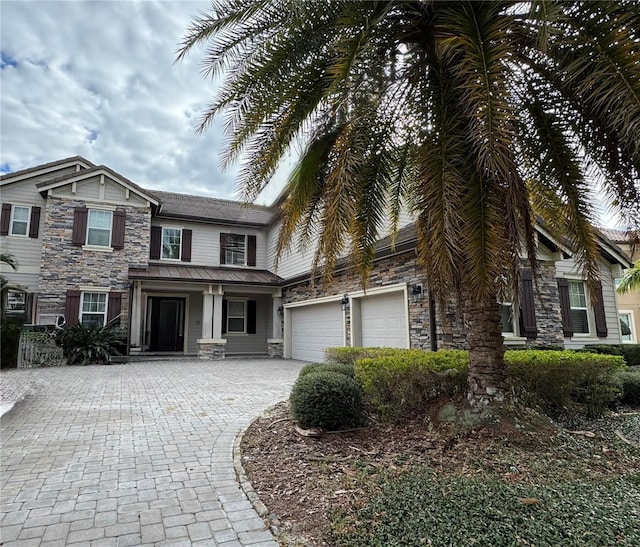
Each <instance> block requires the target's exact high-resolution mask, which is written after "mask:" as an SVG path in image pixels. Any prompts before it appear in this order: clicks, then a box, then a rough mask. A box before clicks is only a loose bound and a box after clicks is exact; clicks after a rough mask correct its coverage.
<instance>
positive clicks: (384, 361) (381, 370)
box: [355, 350, 469, 419]
mask: <svg viewBox="0 0 640 547" xmlns="http://www.w3.org/2000/svg"><path fill="white" fill-rule="evenodd" d="M468 360H469V354H468V352H466V351H462V350H442V351H437V352H425V351H421V350H393V355H392V356H382V357H375V358H366V359H360V360H359V361H356V364H355V371H356V380H357V381H358V382H359V383H360V385H361V386H362V388H363V390H364V393H365V396H366V398H367V401H368V402H370V403H371V404H372V405H373V406H374V407H375V409H376V411H377V412H378V413H379V414H380V416H381V417H382V418H384V419H394V418H398V417H402V416H414V415H417V414H419V413H421V412H423V411H424V409H425V407H426V404H427V402H428V401H429V400H431V399H434V398H436V397H438V396H440V395H442V394H447V395H455V394H457V393H461V392H463V391H464V389H465V387H466V382H467V366H468Z"/></svg>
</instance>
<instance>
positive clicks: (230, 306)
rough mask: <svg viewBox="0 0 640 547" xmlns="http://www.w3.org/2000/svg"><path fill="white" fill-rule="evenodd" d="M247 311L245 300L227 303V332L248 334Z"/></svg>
mask: <svg viewBox="0 0 640 547" xmlns="http://www.w3.org/2000/svg"><path fill="white" fill-rule="evenodd" d="M246 309H247V303H246V302H245V301H244V300H228V301H227V332H230V333H233V332H235V333H245V332H246Z"/></svg>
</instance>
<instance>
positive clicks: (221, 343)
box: [198, 338, 227, 361]
mask: <svg viewBox="0 0 640 547" xmlns="http://www.w3.org/2000/svg"><path fill="white" fill-rule="evenodd" d="M226 343H227V341H226V340H217V339H215V338H200V339H199V340H198V359H202V360H203V361H221V360H223V359H224V357H225V345H226Z"/></svg>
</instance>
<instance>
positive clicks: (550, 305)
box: [282, 251, 564, 350]
mask: <svg viewBox="0 0 640 547" xmlns="http://www.w3.org/2000/svg"><path fill="white" fill-rule="evenodd" d="M555 278H556V273H555V265H554V263H553V262H542V261H541V262H539V272H538V289H537V291H536V292H535V301H536V310H535V311H536V323H537V328H538V336H537V338H535V339H531V340H526V341H524V340H523V341H519V344H520V345H527V346H531V347H535V346H541V345H556V346H562V345H563V341H564V339H563V334H562V320H561V316H560V300H559V296H558V287H557V284H556V279H555ZM398 283H406V284H407V285H408V286H411V285H415V284H417V283H422V284H423V288H424V290H423V298H422V299H421V300H419V301H418V302H416V303H414V302H411V300H409V321H410V326H409V331H410V343H411V347H412V348H422V349H425V350H429V349H430V346H431V344H430V334H429V331H430V328H429V301H428V296H427V286H426V283H425V281H424V279H423V277H422V275H421V273H420V268H419V266H418V261H417V256H416V254H415V252H413V251H408V252H405V253H402V254H398V255H395V256H391V257H387V258H384V259H382V260H379V261H377V262H376V263H375V266H374V269H373V271H372V273H371V276H370V277H369V288H370V289H372V288H376V287H383V286H388V285H395V284H398ZM360 290H362V284H361V281H360V277H359V276H358V275H357V273H356V272H355V270H353V269H351V270H344V271H341V272H338V273H336V274H335V276H334V278H333V282H332V283H331V286H330V287H325V286H323V285H322V284H321V283H320V282H318V284H316V285H315V287H312V286H311V284H310V282H309V281H303V282H300V283H298V284H296V285H292V286H289V287H286V288H284V289H283V298H282V301H283V303H285V304H288V303H291V302H300V301H303V300H308V299H312V298H320V297H322V296H330V295H341V294H349V293H350V292H355V291H360ZM535 290H536V289H535V288H534V291H535ZM443 316H444V317H443ZM465 332H466V329H465V328H464V325H463V320H462V319H461V317H460V314H459V312H458V309H457V306H456V302H455V299H453V298H452V299H450V300H449V302H448V304H447V309H446V310H445V313H444V314H442V313H441V311H440V310H436V336H437V341H438V348H440V349H466V348H468V345H467V340H466V335H465ZM350 339H351V317H350V310H349V313H347V343H350Z"/></svg>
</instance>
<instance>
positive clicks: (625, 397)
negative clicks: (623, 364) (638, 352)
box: [618, 367, 640, 407]
mask: <svg viewBox="0 0 640 547" xmlns="http://www.w3.org/2000/svg"><path fill="white" fill-rule="evenodd" d="M618 378H619V380H620V383H621V385H622V398H621V399H620V402H621V403H624V404H626V405H630V406H634V407H640V367H629V368H628V369H626V370H623V371H622V372H620V373H619V374H618Z"/></svg>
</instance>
